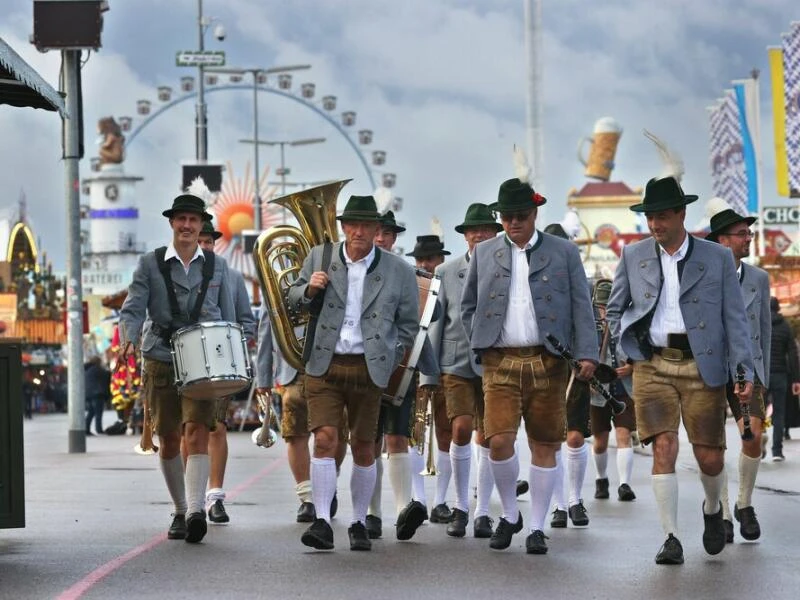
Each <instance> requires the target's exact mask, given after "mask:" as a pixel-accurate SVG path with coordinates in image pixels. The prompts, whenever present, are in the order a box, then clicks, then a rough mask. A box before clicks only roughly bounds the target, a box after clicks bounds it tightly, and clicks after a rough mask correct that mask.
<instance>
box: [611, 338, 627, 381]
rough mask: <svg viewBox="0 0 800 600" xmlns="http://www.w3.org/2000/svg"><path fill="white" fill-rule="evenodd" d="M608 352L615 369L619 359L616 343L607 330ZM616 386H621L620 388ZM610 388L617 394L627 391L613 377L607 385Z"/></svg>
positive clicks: (617, 366)
mask: <svg viewBox="0 0 800 600" xmlns="http://www.w3.org/2000/svg"><path fill="white" fill-rule="evenodd" d="M608 352H609V354H611V366H612V367H613V368H614V370H615V371H616V370H617V369H618V368H619V359H618V358H617V344H616V342H615V341H614V336H612V335H611V332H610V331H609V332H608ZM616 386H622V389H620V388H619V387H616ZM608 387H609V388H610V389H612V390H614V391H615V392H616V393H617V395H622V392H625V395H626V396H627V395H628V392H627V391H626V390H625V386H624V385H623V383H622V382H621V381H620V380H619V379H615V380H614V381H612V382H611V383H610V384H609V386H608Z"/></svg>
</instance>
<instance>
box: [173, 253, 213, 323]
mask: <svg viewBox="0 0 800 600" xmlns="http://www.w3.org/2000/svg"><path fill="white" fill-rule="evenodd" d="M203 256H204V258H205V260H204V261H203V282H202V283H201V284H200V292H199V293H198V294H197V298H196V299H195V301H194V308H193V309H192V312H191V313H189V320H190V321H191V322H192V323H197V321H198V319H199V318H200V311H201V310H202V308H203V302H204V301H205V299H206V293H207V292H208V284H209V282H210V281H211V278H212V277H214V258H215V256H216V255H215V254H214V253H213V252H210V251H209V250H203ZM173 293H174V292H173Z"/></svg>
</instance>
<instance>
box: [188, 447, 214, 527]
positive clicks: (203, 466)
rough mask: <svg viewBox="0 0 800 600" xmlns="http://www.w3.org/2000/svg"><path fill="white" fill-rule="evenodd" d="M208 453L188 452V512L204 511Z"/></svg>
mask: <svg viewBox="0 0 800 600" xmlns="http://www.w3.org/2000/svg"><path fill="white" fill-rule="evenodd" d="M209 468H210V467H209V460H208V454H190V455H189V457H188V458H187V459H186V495H187V504H188V511H189V513H190V514H191V513H195V512H199V513H201V512H205V509H206V485H207V484H208V472H209Z"/></svg>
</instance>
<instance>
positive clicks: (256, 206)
mask: <svg viewBox="0 0 800 600" xmlns="http://www.w3.org/2000/svg"><path fill="white" fill-rule="evenodd" d="M310 68H311V65H291V66H288V67H270V68H269V69H262V68H258V67H255V68H239V67H209V68H207V69H206V72H211V73H215V74H216V73H225V74H227V75H231V76H232V77H235V76H238V77H241V76H243V75H245V74H247V73H249V74H250V75H252V76H253V139H254V140H256V141H258V86H259V85H260V84H264V83H266V82H267V76H268V75H272V74H274V73H278V74H279V75H278V76H279V77H280V76H281V75H283V74H288V71H300V70H305V69H310ZM253 170H254V175H255V192H254V194H253V228H254V229H256V230H258V231H261V190H260V189H259V176H260V173H259V164H258V144H257V143H256V144H253Z"/></svg>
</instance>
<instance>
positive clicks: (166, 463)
mask: <svg viewBox="0 0 800 600" xmlns="http://www.w3.org/2000/svg"><path fill="white" fill-rule="evenodd" d="M159 463H160V465H161V473H162V475H164V481H165V482H166V484H167V491H168V492H169V497H170V498H172V503H173V505H174V507H175V508H174V510H175V514H176V515H185V514H186V481H185V479H184V475H183V459H182V458H181V455H180V454H178V455H177V456H176V457H174V458H167V459H164V458H161V459H160V460H159Z"/></svg>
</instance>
